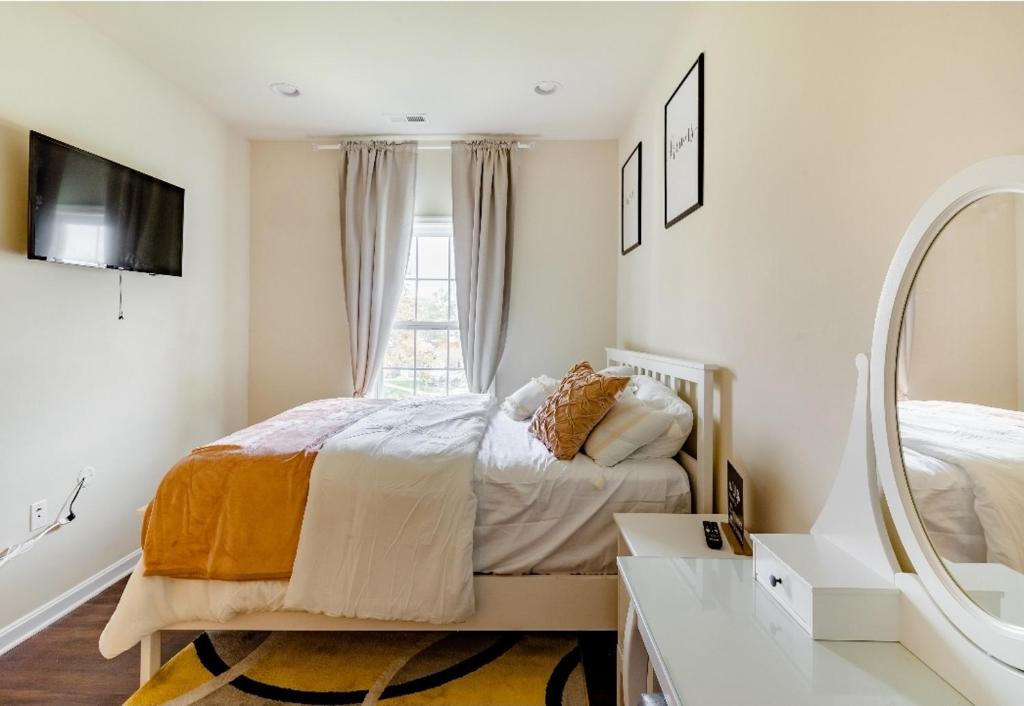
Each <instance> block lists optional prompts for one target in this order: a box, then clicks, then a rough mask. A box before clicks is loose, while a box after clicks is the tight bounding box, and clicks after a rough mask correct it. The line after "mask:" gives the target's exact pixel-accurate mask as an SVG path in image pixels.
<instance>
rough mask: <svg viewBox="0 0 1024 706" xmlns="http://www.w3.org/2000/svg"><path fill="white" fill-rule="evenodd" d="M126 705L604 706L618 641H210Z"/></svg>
mask: <svg viewBox="0 0 1024 706" xmlns="http://www.w3.org/2000/svg"><path fill="white" fill-rule="evenodd" d="M125 703H126V704H127V705H128V706H149V705H150V704H153V705H155V704H166V705H171V704H173V705H174V706H178V705H179V704H181V705H184V704H217V705H218V706H222V705H223V706H235V705H236V704H244V705H246V706H249V705H253V706H255V705H257V704H366V705H369V704H386V705H387V706H413V705H414V704H415V706H605V705H606V704H607V705H611V704H614V703H615V633H510V632H503V633H479V632H275V633H266V632H263V633H245V632H222V633H203V634H202V635H200V636H199V637H198V638H196V640H195V641H194V642H193V643H192V644H191V645H189V646H188V647H186V648H185V649H183V650H182V651H181V652H179V653H178V654H177V655H175V656H174V657H173V658H172V659H171V660H170V661H169V662H168V663H167V664H165V665H164V666H163V667H162V668H161V669H160V671H159V672H157V674H156V675H155V676H154V677H153V678H152V679H151V680H150V681H149V682H148V683H147V684H146V685H145V686H143V687H142V688H141V689H139V690H138V691H137V692H135V694H134V695H133V696H132V697H131V698H130V699H128V701H126V702H125Z"/></svg>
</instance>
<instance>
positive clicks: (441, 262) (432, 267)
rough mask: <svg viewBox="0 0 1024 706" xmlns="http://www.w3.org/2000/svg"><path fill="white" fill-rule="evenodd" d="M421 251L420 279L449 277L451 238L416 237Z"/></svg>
mask: <svg viewBox="0 0 1024 706" xmlns="http://www.w3.org/2000/svg"><path fill="white" fill-rule="evenodd" d="M415 240H417V241H418V243H419V252H420V273H419V278H420V279H448V243H450V242H451V239H450V238H435V237H423V238H416V239H415Z"/></svg>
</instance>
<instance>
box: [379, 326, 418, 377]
mask: <svg viewBox="0 0 1024 706" xmlns="http://www.w3.org/2000/svg"><path fill="white" fill-rule="evenodd" d="M412 344H413V332H412V331H410V330H409V329H400V328H396V329H391V336H390V337H389V338H388V347H387V350H385V351H384V367H385V368H412V367H414V366H415V360H414V356H413V348H412Z"/></svg>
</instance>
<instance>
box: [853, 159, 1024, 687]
mask: <svg viewBox="0 0 1024 706" xmlns="http://www.w3.org/2000/svg"><path fill="white" fill-rule="evenodd" d="M1008 192H1016V193H1024V155H1022V156H1010V157H998V158H995V159H989V160H986V161H984V162H979V163H978V164H975V165H973V166H971V167H968V168H967V169H965V170H963V171H962V172H960V173H959V174H957V175H956V176H954V177H953V178H952V179H950V180H949V181H947V182H946V183H945V184H943V185H942V187H940V188H939V190H938V191H936V192H935V194H933V195H932V197H931V198H929V199H928V200H927V201H926V202H925V204H924V206H922V207H921V210H920V211H918V213H917V215H916V216H915V217H914V220H913V221H911V223H910V226H909V227H908V228H907V231H906V233H905V234H904V236H903V240H902V241H901V242H900V245H899V248H898V249H897V250H896V254H895V256H894V257H893V259H892V264H891V265H890V266H889V272H888V274H887V275H886V277H885V284H884V286H883V287H882V296H881V299H880V300H879V302H878V312H877V314H876V316H875V332H874V339H873V340H872V346H871V425H872V430H873V436H874V440H875V457H876V460H877V468H878V476H879V480H880V482H881V486H882V491H883V493H884V494H885V498H886V502H887V503H888V505H889V510H890V512H891V514H892V520H893V524H894V525H895V527H896V531H897V533H898V535H899V538H900V540H901V541H902V542H903V547H904V548H905V549H906V552H907V555H908V557H909V558H910V561H911V562H912V563H913V565H914V570H915V571H916V572H917V574H918V576H919V577H920V579H921V582H922V583H923V584H924V586H925V588H926V589H927V591H928V593H929V595H930V596H931V598H932V600H934V601H935V603H936V605H938V607H939V608H940V609H941V610H942V612H943V613H944V614H945V615H946V617H947V618H949V620H950V621H952V623H953V624H954V625H955V626H956V627H957V629H958V630H960V632H961V633H962V634H964V635H965V636H966V637H967V638H968V639H970V640H971V641H972V642H974V643H975V644H976V645H977V646H978V647H980V648H981V649H982V650H984V651H985V652H986V653H988V654H989V655H991V656H993V657H995V658H996V659H998V660H1000V661H1002V662H1004V663H1006V664H1008V665H1010V666H1012V667H1015V668H1017V669H1024V627H1018V626H1015V625H1011V624H1008V623H1005V622H1003V621H1001V620H998V619H997V618H995V617H994V616H992V615H990V614H988V613H987V612H985V611H984V610H982V609H981V608H980V607H978V605H977V604H975V603H974V601H972V600H971V599H970V598H969V597H968V596H967V595H966V594H965V593H964V592H963V591H962V590H961V589H960V587H959V586H958V585H957V584H956V582H955V581H954V580H953V578H952V577H951V576H950V574H949V572H948V571H947V570H946V568H945V567H944V566H943V564H942V561H941V560H940V559H939V556H938V554H937V553H936V552H935V550H934V549H933V548H932V545H931V542H930V541H929V539H928V536H927V533H926V532H925V529H924V525H923V524H922V522H921V519H920V517H919V515H918V514H917V510H916V509H915V506H914V500H913V497H912V496H911V494H910V486H909V485H908V482H907V475H906V471H905V470H904V467H903V455H902V451H901V448H900V441H899V429H898V427H897V422H896V354H897V348H898V345H899V337H900V329H901V327H902V324H903V312H904V309H905V308H906V304H907V297H908V296H909V294H910V289H911V286H912V285H913V283H914V278H915V277H916V276H917V272H918V269H919V268H920V266H921V263H922V262H923V261H924V258H925V255H926V254H927V252H928V248H930V247H931V245H932V243H933V242H934V241H935V239H936V237H937V236H938V235H939V233H941V232H942V229H943V228H944V227H945V226H946V224H947V223H948V222H949V221H950V220H951V219H952V218H953V217H954V216H955V215H956V214H957V213H959V212H960V211H961V210H962V209H963V208H965V207H966V206H968V205H970V204H971V203H973V202H975V201H977V200H978V199H980V198H983V197H985V196H990V195H992V194H999V193H1008Z"/></svg>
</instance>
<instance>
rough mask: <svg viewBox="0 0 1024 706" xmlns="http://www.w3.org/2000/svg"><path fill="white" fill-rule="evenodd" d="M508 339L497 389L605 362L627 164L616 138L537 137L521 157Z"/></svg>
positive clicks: (611, 325)
mask: <svg viewBox="0 0 1024 706" xmlns="http://www.w3.org/2000/svg"><path fill="white" fill-rule="evenodd" d="M518 185H519V194H518V197H517V198H518V202H517V205H516V216H515V217H516V223H515V234H516V235H515V245H514V254H513V266H512V298H511V304H510V306H511V310H510V312H509V322H508V340H507V342H506V344H505V355H504V356H503V358H502V361H501V365H499V366H498V374H497V379H496V382H495V388H496V391H497V393H498V395H499V396H500V397H503V396H505V395H508V394H509V393H511V392H513V391H515V389H516V388H518V387H519V386H521V385H523V384H525V383H526V382H527V381H528V380H529V379H530V378H531V377H533V376H535V375H538V374H540V373H547V374H548V375H551V376H552V377H555V378H560V377H562V376H563V375H565V373H566V371H568V369H569V367H570V366H571V365H572V364H573V363H576V362H578V361H580V360H589V361H590V362H591V363H593V364H594V366H595V367H597V368H601V367H604V363H605V358H604V355H605V354H604V349H605V347H606V346H610V345H612V344H613V343H614V340H615V268H616V259H617V258H618V251H619V241H618V238H619V229H618V222H619V221H618V193H619V172H618V167H617V166H616V164H615V143H614V142H612V141H593V142H583V141H564V142H536V143H535V147H534V149H533V150H527V151H524V152H523V153H522V159H521V161H520V164H519V182H518Z"/></svg>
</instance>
